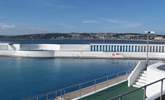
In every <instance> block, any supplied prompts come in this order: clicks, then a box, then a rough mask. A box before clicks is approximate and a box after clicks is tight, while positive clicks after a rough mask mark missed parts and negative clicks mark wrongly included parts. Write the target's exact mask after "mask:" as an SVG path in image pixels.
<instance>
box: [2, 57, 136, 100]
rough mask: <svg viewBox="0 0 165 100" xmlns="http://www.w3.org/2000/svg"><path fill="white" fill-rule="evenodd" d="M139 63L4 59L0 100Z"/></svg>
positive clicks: (131, 61)
mask: <svg viewBox="0 0 165 100" xmlns="http://www.w3.org/2000/svg"><path fill="white" fill-rule="evenodd" d="M136 63H137V60H112V59H71V58H68V59H33V58H12V57H0V100H19V99H22V98H24V97H28V96H34V95H37V94H41V93H45V92H48V91H53V90H56V89H60V88H63V87H66V86H69V85H73V84H76V83H80V82H85V81H88V80H92V79H95V78H98V77H101V76H105V75H107V74H108V75H109V74H116V73H119V72H123V71H128V70H131V69H132V68H133V67H134V66H135V65H136Z"/></svg>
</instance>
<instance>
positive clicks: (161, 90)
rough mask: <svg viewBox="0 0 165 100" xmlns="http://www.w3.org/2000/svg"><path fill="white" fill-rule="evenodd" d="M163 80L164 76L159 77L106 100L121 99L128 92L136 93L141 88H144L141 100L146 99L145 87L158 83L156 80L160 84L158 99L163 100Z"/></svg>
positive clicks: (127, 94) (128, 93)
mask: <svg viewBox="0 0 165 100" xmlns="http://www.w3.org/2000/svg"><path fill="white" fill-rule="evenodd" d="M163 80H165V78H162V79H159V80H157V81H154V82H152V83H149V84H147V85H145V86H142V87H140V88H137V89H134V90H131V91H128V92H125V93H123V94H120V95H117V96H115V97H112V98H110V99H108V100H122V98H124V97H126V96H129V95H130V94H133V93H136V92H137V91H139V90H141V89H143V90H144V93H143V100H146V98H147V96H146V88H147V87H148V86H150V85H153V84H155V83H158V82H161V85H160V100H164V99H163Z"/></svg>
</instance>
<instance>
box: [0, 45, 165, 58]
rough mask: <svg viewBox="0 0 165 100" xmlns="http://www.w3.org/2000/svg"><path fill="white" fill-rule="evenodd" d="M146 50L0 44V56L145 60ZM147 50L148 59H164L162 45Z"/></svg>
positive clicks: (98, 46)
mask: <svg viewBox="0 0 165 100" xmlns="http://www.w3.org/2000/svg"><path fill="white" fill-rule="evenodd" d="M146 49H147V46H146V44H10V43H0V56H19V57H73V58H126V59H128V58H132V59H138V58H139V59H141V58H143V59H145V58H146V57H147V53H146ZM148 49H149V50H150V52H148V57H149V58H150V59H165V45H164V44H150V45H149V48H148ZM137 50H138V51H137Z"/></svg>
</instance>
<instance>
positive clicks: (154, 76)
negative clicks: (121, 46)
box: [128, 62, 165, 100]
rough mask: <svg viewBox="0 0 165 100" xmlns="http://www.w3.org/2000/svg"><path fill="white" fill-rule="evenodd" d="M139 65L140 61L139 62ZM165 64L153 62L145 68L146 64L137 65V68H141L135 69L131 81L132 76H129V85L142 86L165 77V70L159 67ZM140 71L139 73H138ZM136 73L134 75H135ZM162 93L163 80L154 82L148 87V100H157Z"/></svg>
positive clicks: (164, 87)
mask: <svg viewBox="0 0 165 100" xmlns="http://www.w3.org/2000/svg"><path fill="white" fill-rule="evenodd" d="M138 65H139V63H138ZM161 65H164V66H163V67H165V62H157V63H154V64H151V65H149V66H147V67H146V69H144V68H145V67H144V66H136V68H135V69H136V70H137V69H141V70H138V71H135V70H133V71H132V73H131V74H130V76H129V77H133V79H132V81H133V82H134V83H133V82H131V80H130V78H129V77H128V80H130V81H128V82H129V83H128V86H133V87H137V88H140V87H142V86H145V85H147V84H150V83H152V82H155V81H157V80H160V79H162V78H165V70H160V69H158V67H159V66H161ZM139 67H140V68H139ZM137 72H138V73H137ZM133 75H134V76H133ZM160 94H161V82H157V83H154V84H152V85H150V86H147V88H146V97H147V98H146V100H155V99H156V98H158V97H160ZM163 94H165V80H164V81H163Z"/></svg>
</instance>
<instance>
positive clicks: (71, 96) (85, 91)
mask: <svg viewBox="0 0 165 100" xmlns="http://www.w3.org/2000/svg"><path fill="white" fill-rule="evenodd" d="M127 77H128V75H122V76H119V77H116V78H114V79H111V80H108V81H104V82H102V83H98V84H96V85H92V86H89V87H86V88H82V89H80V90H77V91H74V92H71V93H67V94H64V95H63V96H62V97H61V96H59V97H57V98H56V100H63V99H64V100H77V99H81V98H84V97H87V96H89V97H87V98H84V99H82V100H96V99H94V98H93V97H92V98H93V99H88V98H91V96H90V95H92V94H94V95H95V94H97V93H100V91H103V90H106V89H108V88H110V87H113V86H115V85H117V84H120V83H123V82H125V81H126V80H127ZM94 97H95V96H94ZM109 97H110V96H109ZM97 100H102V99H97Z"/></svg>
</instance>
